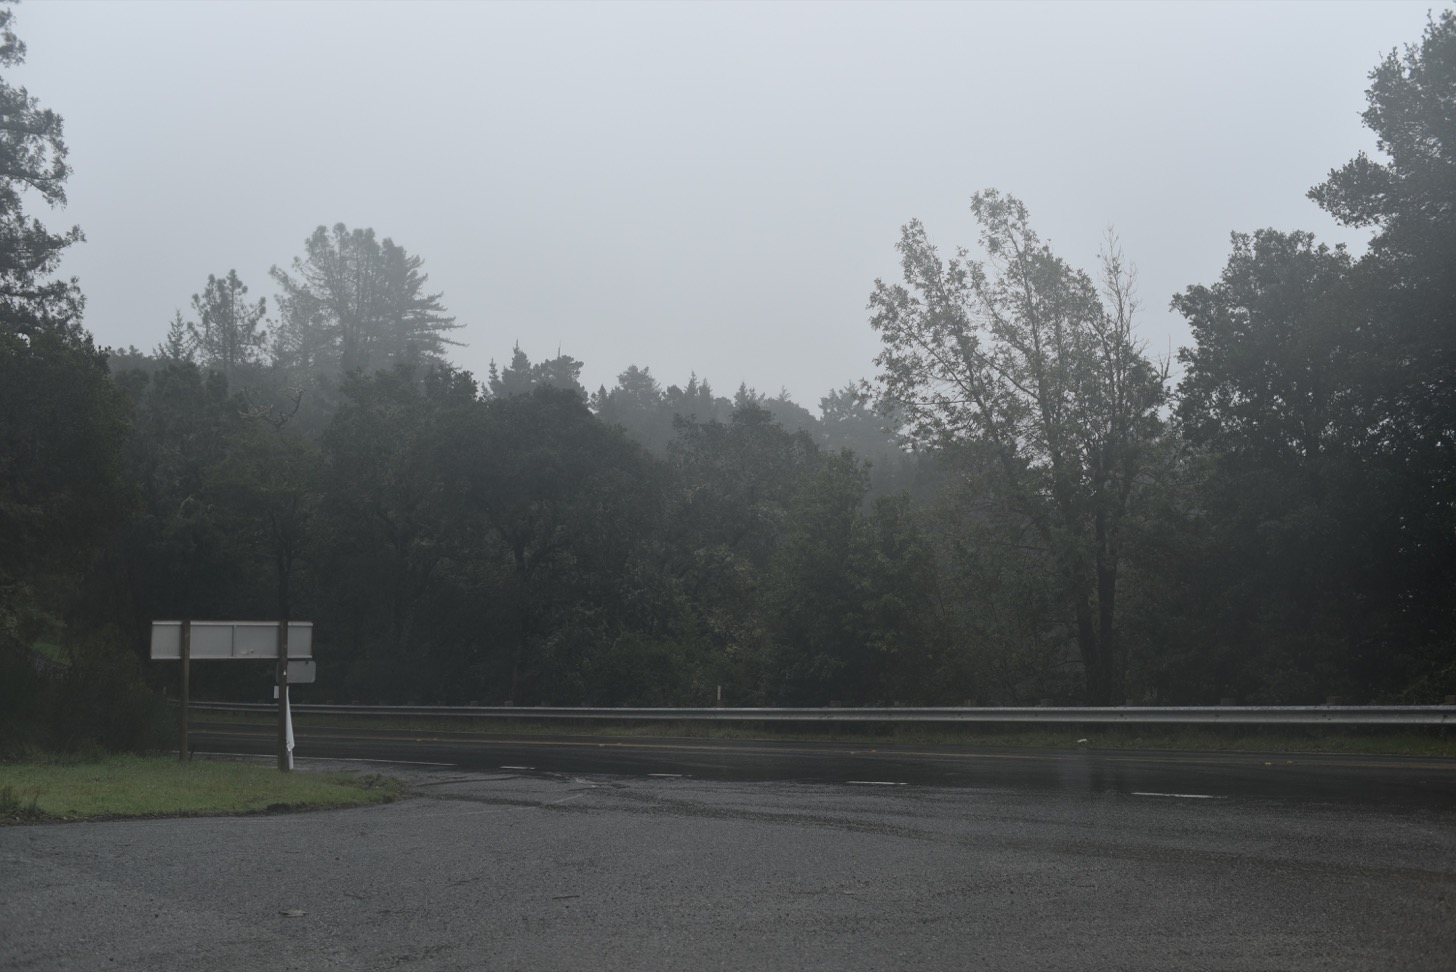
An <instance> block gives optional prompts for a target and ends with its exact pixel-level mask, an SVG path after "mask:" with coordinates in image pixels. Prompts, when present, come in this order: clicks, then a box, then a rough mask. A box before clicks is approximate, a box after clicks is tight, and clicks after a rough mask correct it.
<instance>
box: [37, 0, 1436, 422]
mask: <svg viewBox="0 0 1456 972" xmlns="http://www.w3.org/2000/svg"><path fill="white" fill-rule="evenodd" d="M1430 9H1432V6H1431V4H1429V3H1403V2H1382V3H1326V4H1318V5H1316V4H1262V3H1260V4H1253V3H1251V4H1231V3H1218V4H1160V5H1154V4H1073V5H1060V4H1021V5H993V4H956V5H949V4H933V5H932V4H926V5H906V4H896V5H874V4H853V5H850V4H750V3H734V4H725V5H710V4H674V5H669V4H645V5H638V4H630V5H609V4H592V5H577V4H565V3H554V4H536V5H514V4H499V3H492V4H483V3H482V4H465V3H454V4H445V3H441V4H426V3H410V4H407V5H406V4H392V3H371V4H344V3H308V4H297V3H296V4H281V3H272V4H265V3H207V4H176V3H87V2H67V3H58V2H31V3H25V4H22V5H21V6H20V7H19V8H18V10H17V17H16V21H17V23H16V29H17V32H18V34H19V36H20V37H21V38H22V39H23V40H24V41H25V42H26V44H27V46H28V48H29V55H28V63H27V64H26V65H25V66H24V67H22V68H20V69H17V70H14V71H13V72H12V76H13V78H14V80H16V81H17V82H19V83H22V84H24V85H26V86H27V87H28V88H29V89H30V91H31V93H32V94H34V95H36V96H37V97H39V98H40V100H41V103H42V105H43V106H45V107H49V108H53V109H55V110H56V111H58V112H59V113H60V114H61V115H63V116H64V118H65V119H66V138H67V143H68V144H69V146H70V149H71V157H70V160H71V163H72V165H73V167H74V175H73V176H72V178H71V180H70V182H69V183H68V188H67V192H68V195H69V197H70V205H69V206H68V207H67V209H66V210H64V211H62V212H60V213H54V214H46V213H43V212H41V213H39V214H40V215H42V216H43V218H44V219H46V220H47V221H48V222H49V223H50V224H51V225H52V226H53V227H55V226H61V225H70V224H71V223H78V224H80V226H81V227H82V229H83V230H84V231H85V233H86V235H87V238H88V239H87V242H85V243H83V244H80V245H78V246H77V247H75V248H73V250H72V251H71V252H70V253H69V254H68V256H67V257H66V260H65V262H64V264H63V272H64V273H66V274H67V275H72V274H74V275H76V276H78V277H79V278H80V282H81V286H82V289H83V290H84V291H85V293H86V295H87V297H88V306H87V314H86V324H87V326H88V327H89V328H90V329H91V331H92V332H93V333H94V334H95V335H96V338H97V341H98V342H99V343H101V344H103V345H112V346H118V347H124V346H126V345H132V344H134V345H137V346H139V347H141V348H143V349H145V350H150V349H151V348H152V347H154V346H155V345H156V344H157V343H158V342H160V341H161V340H162V339H163V337H164V336H165V334H166V330H167V324H168V321H169V320H170V319H171V317H172V315H173V313H174V311H176V310H177V309H179V308H180V309H182V310H183V311H184V312H186V311H188V310H189V309H190V307H189V302H190V297H191V295H192V294H193V293H195V292H198V291H200V290H201V289H202V286H203V284H204V282H205V281H206V278H207V275H208V274H209V273H214V274H218V275H222V274H224V273H226V272H227V270H228V269H229V268H236V269H237V271H238V273H239V274H240V276H241V277H242V278H243V280H244V281H245V282H247V283H248V284H249V285H250V287H251V289H252V295H253V296H267V297H268V298H269V310H270V315H271V313H272V311H273V302H272V297H273V294H274V287H273V284H272V282H271V280H269V278H268V269H269V267H270V266H271V265H273V264H278V265H280V266H284V267H286V266H287V265H288V263H289V262H290V261H291V260H292V259H293V257H295V256H297V255H300V254H301V253H302V251H303V243H304V240H305V238H306V237H307V236H308V235H309V233H310V232H312V230H313V229H314V227H316V226H318V225H320V224H330V225H331V224H333V223H335V222H344V223H346V224H348V225H349V226H350V227H362V226H371V227H373V228H374V229H375V230H376V231H377V232H378V233H379V234H380V235H381V236H389V237H392V238H393V239H394V240H395V242H397V243H399V244H400V245H402V246H404V247H405V248H406V249H407V250H409V251H410V252H411V253H415V254H418V255H420V256H421V257H423V258H424V260H425V267H424V269H425V270H426V271H427V272H428V273H429V275H430V289H431V290H437V291H442V292H443V294H444V303H445V305H446V306H447V307H448V308H449V309H450V311H451V312H452V313H453V314H455V315H456V316H457V317H458V319H459V320H460V321H461V322H462V323H463V324H464V325H465V327H464V328H463V329H462V330H461V331H459V332H456V334H455V337H457V338H460V339H462V340H463V341H465V342H466V344H467V346H466V347H464V348H458V349H455V350H454V351H453V353H452V355H451V357H452V359H453V360H454V361H455V362H456V363H457V364H459V365H461V366H462V367H465V368H468V369H470V370H472V371H475V372H476V373H477V375H480V376H483V375H484V372H485V370H486V367H487V364H488V362H489V361H490V359H491V358H495V359H497V360H499V361H502V362H504V361H508V360H509V356H510V349H511V346H512V344H513V343H515V342H517V341H519V342H520V344H521V346H522V348H523V349H524V350H525V351H526V352H527V354H529V355H530V356H531V358H532V359H533V360H539V359H540V358H543V357H549V356H552V355H554V354H555V353H556V351H557V348H558V347H559V348H560V349H561V350H562V351H563V352H565V353H568V354H571V355H573V356H574V357H576V358H579V359H581V360H583V361H585V363H586V368H585V371H584V373H583V376H582V378H583V383H584V384H586V385H587V387H588V388H595V387H596V386H597V385H598V384H603V383H605V384H607V385H610V384H612V383H613V381H614V377H615V375H616V374H617V373H618V372H619V371H621V370H622V369H624V368H625V367H626V366H627V365H629V364H637V365H639V366H650V367H651V369H652V372H653V374H654V375H655V376H656V377H657V378H658V379H659V380H660V381H662V382H663V383H664V384H667V383H683V382H686V380H687V378H688V374H689V372H690V371H692V370H696V371H697V373H698V375H699V376H700V377H706V378H708V379H709V380H711V381H712V382H713V384H714V385H715V387H716V388H717V389H718V390H719V392H720V393H731V390H732V388H733V387H736V385H737V383H738V382H739V381H740V380H743V381H747V382H748V383H749V384H750V385H753V386H755V387H756V388H757V389H758V390H759V391H763V392H769V393H776V392H777V391H778V390H779V389H780V388H781V387H787V388H788V390H789V391H790V392H791V393H792V395H793V397H794V399H795V400H796V401H798V402H800V403H801V404H805V405H807V406H809V407H811V408H812V407H814V406H815V405H816V404H817V402H818V399H819V398H820V396H822V395H823V394H824V393H825V392H827V391H828V390H829V389H830V388H834V387H839V386H842V385H844V384H845V383H846V382H847V381H851V380H855V379H858V378H860V377H866V376H870V375H872V374H873V370H874V369H873V364H872V359H873V357H874V355H875V353H876V351H877V340H876V337H875V335H874V333H873V331H872V330H871V329H870V327H869V325H868V323H867V321H868V318H869V314H868V312H867V311H866V310H865V304H866V301H867V299H868V296H869V293H870V290H871V288H872V286H873V282H874V279H875V278H876V277H877V276H879V277H885V278H886V279H891V278H893V279H898V277H899V268H898V263H897V256H896V253H895V249H894V246H895V243H896V241H897V239H898V237H899V227H900V226H901V225H902V224H903V223H905V222H906V221H908V220H909V219H911V218H919V219H921V220H923V221H924V222H925V224H926V228H927V230H928V231H929V233H930V235H931V237H932V239H934V240H935V241H937V242H938V243H939V244H940V245H941V247H942V252H943V253H948V252H949V251H950V250H951V249H953V247H954V245H956V244H963V245H967V246H971V245H973V244H974V242H975V232H974V223H973V221H972V219H971V216H970V213H969V211H968V203H969V200H970V197H971V195H972V193H974V192H976V191H977V190H979V189H983V188H986V187H988V186H995V187H997V188H999V189H1001V190H1003V191H1005V192H1010V193H1012V194H1015V195H1017V196H1019V197H1021V198H1022V199H1023V200H1024V201H1025V202H1026V203H1027V205H1028V206H1029V207H1030V209H1031V213H1032V217H1033V221H1034V225H1035V226H1036V227H1037V229H1038V230H1039V232H1040V233H1041V235H1042V236H1043V238H1044V239H1047V240H1049V241H1050V242H1051V243H1052V245H1053V246H1054V247H1055V248H1056V250H1057V251H1058V253H1059V254H1060V255H1061V256H1062V257H1063V258H1065V259H1066V260H1068V261H1069V262H1070V263H1072V264H1073V265H1075V266H1081V267H1085V268H1087V269H1089V270H1090V269H1092V268H1093V266H1094V264H1095V257H1096V252H1097V249H1098V246H1099V245H1100V243H1101V240H1102V237H1103V234H1104V233H1105V231H1106V229H1107V228H1108V227H1109V226H1113V227H1115V228H1116V230H1117V232H1118V234H1119V236H1120V238H1121V241H1122V246H1123V249H1124V251H1125V253H1126V254H1127V256H1128V257H1129V259H1131V260H1132V262H1134V263H1135V264H1136V265H1137V266H1138V269H1139V281H1140V288H1139V289H1140V293H1141V297H1142V300H1143V311H1142V316H1141V333H1142V336H1143V337H1144V339H1145V340H1146V341H1147V343H1148V345H1149V349H1150V351H1151V352H1152V353H1154V354H1155V355H1158V356H1163V355H1165V354H1166V353H1167V351H1168V349H1169V347H1172V348H1174V349H1176V348H1177V347H1178V346H1179V345H1180V344H1182V343H1184V342H1186V340H1187V331H1186V329H1185V328H1184V326H1183V324H1182V322H1181V320H1180V319H1179V318H1178V317H1177V316H1176V315H1175V314H1173V312H1171V311H1170V310H1168V306H1167V305H1168V300H1169V298H1170V297H1171V295H1172V294H1173V293H1174V292H1176V291H1180V290H1182V289H1183V288H1184V287H1186V286H1188V285H1190V284H1194V283H1206V282H1210V281H1212V280H1213V279H1214V278H1215V277H1216V276H1217V274H1218V273H1219V271H1220V270H1221V268H1222V266H1223V263H1224V261H1225V259H1226V257H1227V255H1228V249H1229V247H1228V235H1229V233H1230V231H1233V230H1240V231H1252V230H1254V229H1256V228H1259V227H1263V226H1273V227H1276V228H1279V229H1286V230H1288V229H1310V230H1313V231H1314V232H1316V234H1317V235H1318V236H1319V237H1320V238H1321V239H1324V240H1326V241H1329V242H1339V241H1345V242H1349V243H1351V244H1352V245H1354V246H1355V247H1356V248H1357V249H1358V248H1359V245H1360V243H1361V242H1362V241H1363V240H1364V239H1365V238H1366V237H1367V236H1368V232H1366V231H1348V230H1342V229H1340V228H1339V227H1337V226H1336V225H1335V224H1334V223H1333V221H1332V220H1330V219H1329V218H1328V217H1326V216H1325V215H1324V214H1323V213H1321V212H1320V211H1319V209H1318V208H1317V207H1316V206H1315V205H1314V204H1313V203H1311V202H1309V201H1308V200H1306V199H1305V198H1304V193H1305V191H1306V190H1307V189H1308V188H1309V187H1310V186H1312V185H1314V184H1315V183H1316V182H1319V181H1321V180H1322V179H1323V178H1324V177H1325V175H1326V174H1327V172H1328V171H1329V170H1330V169H1331V168H1333V167H1335V166H1338V165H1341V164H1343V163H1344V162H1345V161H1347V160H1348V159H1350V158H1351V157H1353V156H1354V155H1355V154H1356V153H1357V152H1358V151H1360V150H1362V149H1364V150H1367V151H1373V150H1374V139H1373V136H1371V135H1370V134H1369V132H1368V131H1367V130H1366V129H1364V128H1363V127H1362V125H1361V123H1360V119H1359V113H1360V112H1361V111H1362V110H1363V109H1364V106H1365V101H1364V95H1363V92H1364V89H1365V87H1366V84H1367V77H1366V76H1367V74H1368V72H1369V71H1370V69H1371V68H1373V67H1374V66H1375V64H1376V63H1377V61H1379V60H1380V58H1381V57H1382V56H1383V55H1384V54H1385V53H1386V52H1388V51H1389V50H1390V49H1391V48H1393V47H1397V46H1403V45H1406V44H1410V43H1415V42H1416V41H1418V40H1419V38H1420V36H1421V32H1422V29H1423V28H1424V25H1425V23H1426V18H1427V11H1428V10H1430Z"/></svg>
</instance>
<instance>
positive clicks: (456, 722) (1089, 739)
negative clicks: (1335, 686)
mask: <svg viewBox="0 0 1456 972" xmlns="http://www.w3.org/2000/svg"><path fill="white" fill-rule="evenodd" d="M276 721H277V719H276V717H275V716H273V715H272V714H269V713H261V712H259V713H253V712H249V713H241V712H227V713H222V712H209V713H201V712H198V713H195V714H194V715H193V724H194V725H197V726H201V725H202V724H203V723H205V722H234V723H237V722H245V723H252V724H267V725H273V724H275V723H276ZM293 721H294V725H295V726H299V727H307V726H330V727H335V728H361V729H399V730H402V731H406V732H421V733H446V732H448V733H463V734H467V735H474V736H512V735H534V736H593V737H601V738H614V739H745V740H749V739H762V740H780V741H805V742H824V741H838V742H863V743H885V744H887V745H888V744H897V745H920V746H967V747H977V746H980V747H987V748H996V747H1009V748H1027V749H1101V750H1132V749H1146V750H1159V749H1165V750H1177V751H1189V752H1248V753H1344V754H1362V753H1363V754H1371V755H1392V756H1394V755H1400V756H1448V757H1456V732H1452V731H1450V730H1443V729H1442V728H1439V727H1436V728H1430V729H1421V728H1411V727H1408V726H1395V727H1381V726H1373V727H1366V726H1360V727H1351V728H1348V729H1343V730H1340V729H1331V728H1327V727H1321V726H1311V727H1301V726H1288V727H1284V728H1282V729H1278V730H1271V729H1267V728H1264V727H1259V726H1096V725H1088V726H1079V725H1071V724H1069V725H1064V726H1014V725H1012V726H1007V727H1004V728H998V727H990V726H954V725H941V726H937V725H928V724H927V725H898V726H897V725H888V724H883V723H882V724H878V725H876V724H873V723H870V724H859V725H847V726H838V727H836V726H827V725H823V726H812V725H805V724H798V725H795V724H792V723H779V724H776V725H775V724H766V723H703V722H619V723H612V722H603V721H601V720H595V719H591V720H589V719H581V720H576V719H549V720H547V719H542V720H537V721H531V720H529V719H477V718H466V717H448V716H434V717H431V716H422V717H415V716H344V715H322V714H312V713H311V714H301V713H295V714H294V717H293ZM1083 740H1085V742H1083Z"/></svg>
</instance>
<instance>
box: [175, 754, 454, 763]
mask: <svg viewBox="0 0 1456 972" xmlns="http://www.w3.org/2000/svg"><path fill="white" fill-rule="evenodd" d="M192 755H194V756H241V757H242V758H244V759H261V760H269V761H272V760H276V759H277V758H278V757H276V756H264V755H262V754H260V753H214V752H205V753H198V752H194V753H193V754H192ZM293 758H294V759H296V760H305V759H307V760H317V761H319V762H337V763H399V764H400V765H402V766H454V765H455V764H454V763H422V762H420V761H419V760H417V759H365V758H363V757H362V756H299V755H297V754H295V755H294V757H293Z"/></svg>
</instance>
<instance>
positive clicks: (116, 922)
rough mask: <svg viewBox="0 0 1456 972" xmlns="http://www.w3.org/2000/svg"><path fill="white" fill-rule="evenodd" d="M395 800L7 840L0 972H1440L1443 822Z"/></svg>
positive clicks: (963, 797)
mask: <svg viewBox="0 0 1456 972" xmlns="http://www.w3.org/2000/svg"><path fill="white" fill-rule="evenodd" d="M309 765H327V764H324V763H311V764H309ZM356 768H357V766H356ZM370 768H371V769H375V768H379V767H375V766H372V767H370ZM390 771H391V772H393V773H395V774H396V775H401V776H403V777H405V778H406V779H408V780H409V782H411V784H412V785H413V786H414V788H415V794H416V795H415V796H414V797H412V798H411V799H409V800H406V801H402V802H399V803H395V804H390V805H385V806H377V807H367V808H359V809H352V810H343V811H331V812H324V813H309V814H279V815H259V816H247V817H231V818H209V819H179V820H145V821H123V822H110V823H93V824H68V825H45V826H25V827H7V828H0V968H5V969H15V970H20V969H44V970H53V969H118V968H120V969H156V970H172V969H176V970H184V969H185V970H188V972H194V970H199V969H234V970H253V969H258V970H262V969H270V970H271V969H330V968H338V969H392V968H417V969H586V968H590V969H682V968H704V969H729V968H731V969H742V968H764V969H836V970H855V969H898V968H909V967H918V968H924V969H962V968H974V967H983V968H998V969H1038V970H1042V969H1063V968H1065V969H1149V970H1152V969H1158V970H1165V969H1169V968H1177V969H1220V970H1229V969H1283V970H1299V969H1321V970H1328V969H1402V970H1421V969H1431V970H1441V972H1446V970H1448V969H1450V968H1451V967H1453V964H1456V810H1433V809H1430V808H1415V809H1402V808H1399V807H1384V806H1380V807H1368V806H1340V805H1333V804H1326V803H1299V802H1291V801H1271V800H1252V799H1251V800H1241V799H1233V798H1227V799H1184V798H1181V797H1180V796H1179V795H1176V794H1158V793H1140V794H1128V793H1120V792H1104V793H1085V792H1083V793H1076V794H1073V795H1070V796H1068V795H1057V794H1049V793H1047V792H1044V791H1024V790H1018V789H1014V788H996V787H979V788H978V787H971V786H960V787H931V786H916V785H907V786H890V785H876V784H881V783H889V782H893V781H891V780H861V781H857V782H853V783H851V782H848V781H844V782H841V783H837V784H834V783H822V782H821V783H793V782H771V783H764V782H751V783H750V782H722V781H705V780H700V779H693V778H691V777H687V776H644V777H627V776H605V775H594V776H573V775H569V774H555V773H539V772H536V771H532V770H529V769H512V768H498V769H494V770H481V769H476V770H470V771H461V770H454V769H429V768H423V767H412V768H411V767H397V768H394V769H392V770H390Z"/></svg>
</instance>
